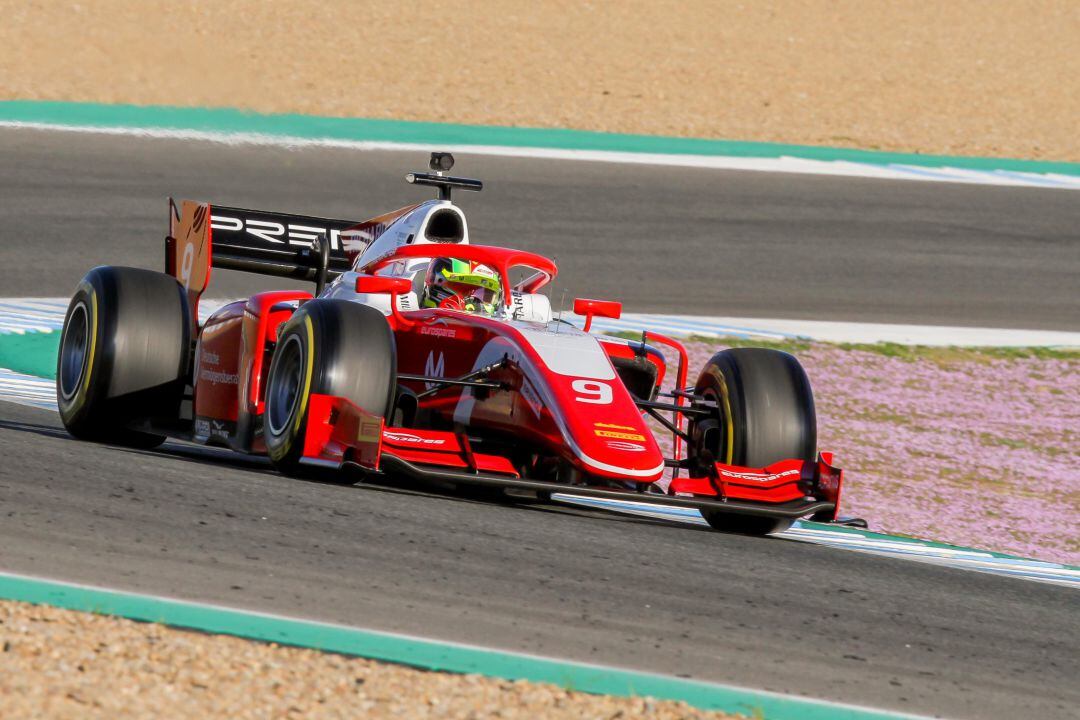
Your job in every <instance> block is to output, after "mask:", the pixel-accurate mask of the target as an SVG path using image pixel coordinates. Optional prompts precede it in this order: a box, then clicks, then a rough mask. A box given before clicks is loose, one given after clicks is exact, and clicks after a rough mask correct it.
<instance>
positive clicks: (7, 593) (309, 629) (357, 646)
mask: <svg viewBox="0 0 1080 720" xmlns="http://www.w3.org/2000/svg"><path fill="white" fill-rule="evenodd" d="M0 598H4V599H7V600H17V601H20V602H28V603H34V604H44V605H52V606H54V607H59V608H66V609H68V610H80V611H85V612H93V613H98V614H102V615H115V616H119V617H125V618H129V619H131V620H139V621H142V622H154V623H163V624H165V625H171V626H173V627H178V628H185V629H192V630H199V631H202V632H209V633H217V634H224V635H235V636H238V637H243V638H248V639H251V640H259V641H262V642H274V643H279V644H282V645H293V646H298V647H305V648H312V649H315V650H322V651H325V652H334V653H340V654H343V655H354V656H358V657H365V658H370V659H373V660H381V661H385V662H391V663H397V664H401V665H409V666H412V667H418V668H423V669H425V670H435V671H441V672H452V673H479V674H481V675H487V676H490V677H498V678H505V679H508V680H529V681H532V682H542V683H553V684H555V685H559V686H561V687H564V688H567V689H572V690H577V691H581V692H587V693H593V694H600V695H617V696H623V697H630V696H650V697H654V698H658V699H662V700H683V701H685V702H687V703H689V704H690V705H693V706H695V707H698V708H702V709H709V710H723V711H725V712H733V713H744V714H750V715H756V716H757V717H764V718H768V719H769V720H788V719H790V720H796V719H798V720H883V719H886V718H888V719H893V718H903V717H911V716H906V715H899V714H893V713H888V712H879V711H874V710H868V709H863V708H857V707H852V706H845V705H835V704H831V703H827V702H824V701H813V700H805V699H801V698H796V697H789V696H783V695H777V694H771V693H764V692H755V691H751V690H744V689H741V688H734V687H728V686H723V685H715V684H711V683H704V682H697V681H693V680H683V679H680V678H674V677H667V676H663V675H652V674H648V673H637V672H633V671H629V670H619V669H615V668H604V667H598V666H592V665H584V664H580V663H572V662H562V661H558V660H551V659H546V658H539V657H531V656H528V655H517V654H514V653H508V652H500V651H497V650H486V649H483V648H476V647H468V646H462V645H453V644H449V643H440V642H435V641H431V640H422V639H419V638H410V637H405V636H400V635H392V634H388V633H379V632H372V631H368V630H359V629H356V628H349V627H343V626H337V625H328V624H323V623H317V622H310V621H306V620H296V619H291V618H282V617H276V616H271V615H263V614H259V613H249V612H243V611H240V610H231V609H227V608H221V607H215V606H208V605H200V604H197V603H189V602H182V601H179V600H169V599H165V598H157V597H150V596H146V595H136V594H133V593H125V592H116V591H112V590H104V589H100V588H90V587H85V586H80V585H71V584H67V583H61V582H54V581H48V580H41V579H37V578H27V577H22V576H18V575H9V574H5V573H0Z"/></svg>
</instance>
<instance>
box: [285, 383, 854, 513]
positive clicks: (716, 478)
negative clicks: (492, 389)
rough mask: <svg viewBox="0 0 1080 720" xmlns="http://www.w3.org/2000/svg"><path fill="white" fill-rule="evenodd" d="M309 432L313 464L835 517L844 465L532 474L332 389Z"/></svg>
mask: <svg viewBox="0 0 1080 720" xmlns="http://www.w3.org/2000/svg"><path fill="white" fill-rule="evenodd" d="M305 433H306V434H305V438H304V455H303V458H302V460H301V462H303V463H305V464H309V465H315V466H320V467H326V468H332V469H340V468H342V467H345V466H352V467H358V468H360V469H362V470H364V471H367V472H380V473H394V474H400V475H406V476H410V477H413V478H417V479H426V480H442V481H450V482H460V483H469V484H473V485H481V486H488V487H503V488H516V489H519V490H528V491H533V492H536V493H538V494H546V493H572V494H574V495H581V496H585V497H595V498H604V499H610V500H633V501H635V502H647V503H653V504H657V505H667V506H674V507H690V508H695V509H698V510H714V511H722V512H728V513H734V514H742V515H759V516H769V517H777V518H801V517H806V516H808V515H809V516H813V518H814V519H815V520H825V521H829V520H833V519H835V518H836V516H837V512H838V509H839V506H840V492H841V488H842V486H843V471H842V470H840V469H839V468H836V467H834V466H833V465H832V454H831V453H821V454H820V455H819V457H818V459H817V460H816V461H813V462H810V461H803V460H784V461H781V462H778V463H774V464H773V465H770V466H768V467H766V468H745V467H739V466H735V465H725V464H722V463H716V464H715V466H714V468H713V472H712V473H710V475H708V476H706V477H701V478H690V477H678V478H676V479H674V480H672V482H671V484H670V486H669V487H668V490H667V493H663V492H659V491H656V490H650V491H637V490H629V489H619V488H614V487H607V486H591V485H568V484H566V483H557V482H549V481H542V480H532V479H529V478H523V477H521V476H520V474H519V473H518V472H517V470H516V469H515V468H514V465H513V464H512V463H511V462H510V461H509V460H508V459H507V458H505V457H502V456H498V455H490V454H485V453H478V452H475V451H474V450H473V448H472V446H471V444H470V443H469V439H468V437H467V436H465V435H463V434H456V433H451V432H442V431H437V430H420V429H416V428H396V427H390V428H388V427H385V424H384V422H383V419H382V418H381V417H378V416H376V415H372V414H370V413H368V412H366V411H364V410H363V409H362V408H360V407H358V406H356V405H355V404H353V403H352V402H350V401H348V400H346V399H344V398H340V397H334V396H330V395H312V396H311V400H310V405H309V410H308V421H307V428H306V431H305ZM651 487H655V486H651Z"/></svg>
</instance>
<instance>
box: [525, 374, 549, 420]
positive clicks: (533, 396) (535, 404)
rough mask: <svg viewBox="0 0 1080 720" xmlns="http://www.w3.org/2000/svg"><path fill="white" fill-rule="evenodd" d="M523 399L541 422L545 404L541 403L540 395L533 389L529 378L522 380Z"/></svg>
mask: <svg viewBox="0 0 1080 720" xmlns="http://www.w3.org/2000/svg"><path fill="white" fill-rule="evenodd" d="M521 397H522V398H524V400H525V404H526V405H528V406H529V409H530V410H532V411H533V415H535V416H536V418H537V419H538V420H539V419H540V412H541V411H542V410H543V409H544V403H542V402H540V394H539V393H537V392H536V388H534V387H533V385H532V383H531V382H529V378H527V377H523V378H522V379H521Z"/></svg>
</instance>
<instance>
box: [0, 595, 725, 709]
mask: <svg viewBox="0 0 1080 720" xmlns="http://www.w3.org/2000/svg"><path fill="white" fill-rule="evenodd" d="M0 717H3V718H4V719H5V720H16V719H21V718H27V719H29V718H42V717H49V718H79V719H83V718H110V719H111V718H139V717H146V718H151V717H152V718H160V719H162V720H164V719H166V718H198V717H227V718H236V719H240V718H301V717H302V718H357V717H364V718H416V719H417V720H420V719H422V718H469V719H470V720H472V719H475V720H480V719H481V718H489V717H498V718H530V719H531V718H631V717H642V718H656V719H658V720H675V719H676V718H686V719H688V720H689V719H691V718H702V719H703V720H704V719H705V718H716V719H718V720H719V719H722V718H733V717H734V716H731V715H722V714H719V713H710V712H702V711H699V710H695V709H694V708H691V707H690V706H688V705H686V704H684V703H675V702H667V701H663V702H661V701H653V700H647V699H642V698H611V697H601V696H596V695H586V694H584V693H575V692H568V691H565V690H562V689H561V688H557V687H554V686H551V685H539V684H533V683H526V682H509V681H506V680H496V679H491V678H485V677H480V676H477V675H450V674H446V673H431V672H423V671H420V670H412V669H409V668H404V667H397V666H394V665H385V664H379V663H374V662H371V661H368V660H360V659H356V658H347V657H343V656H341V655H333V654H328V653H319V652H315V651H312V650H301V649H297V648H290V647H280V646H277V645H267V644H263V643H257V642H249V641H247V640H241V639H238V638H232V637H224V636H212V635H202V634H199V633H191V632H183V631H180V630H173V629H171V628H166V627H163V626H161V625H147V624H142V623H136V622H132V621H130V620H121V619H117V618H109V617H102V616H99V615H90V614H86V613H77V612H72V611H70V610H58V609H56V608H50V607H41V606H34V605H27V604H24V603H16V602H0Z"/></svg>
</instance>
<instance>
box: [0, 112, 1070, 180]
mask: <svg viewBox="0 0 1080 720" xmlns="http://www.w3.org/2000/svg"><path fill="white" fill-rule="evenodd" d="M0 121H8V122H26V123H43V124H48V125H61V126H86V127H99V128H128V129H134V128H144V129H164V130H187V131H198V132H211V133H257V134H263V135H270V136H277V137H295V138H302V139H310V140H316V139H329V140H348V141H374V142H394V143H416V144H423V145H489V146H501V147H517V148H546V149H559V150H599V151H608V152H626V153H655V154H662V155H706V156H726V157H754V158H778V157H781V156H789V157H797V158H803V159H806V160H823V161H836V160H845V161H850V162H857V163H866V164H870V165H891V164H902V165H917V166H922V167H946V166H947V167H954V168H962V169H968V170H983V171H994V170H1007V171H1015V172H1030V173H1059V174H1062V175H1075V176H1080V163H1070V162H1050V161H1041V160H1015V159H1008V158H980V157H964V156H950V155H920V154H915V153H892V152H879V151H875V150H856V149H848V148H831V147H819V146H813V145H786V144H781V143H764V142H739V141H733V140H707V139H701V138H676V137H661V136H653V135H626V134H619V133H603V132H592V131H585V130H566V129H546V128H519V127H499V126H485V125H457V124H452V123H431V122H406V121H398V120H377V119H370V118H333V117H318V116H311V115H296V114H260V113H253V112H245V111H242V110H235V109H229V108H182V107H162V106H147V107H143V106H136V105H107V104H97V103H75V102H40V101H29V100H8V101H0Z"/></svg>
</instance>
